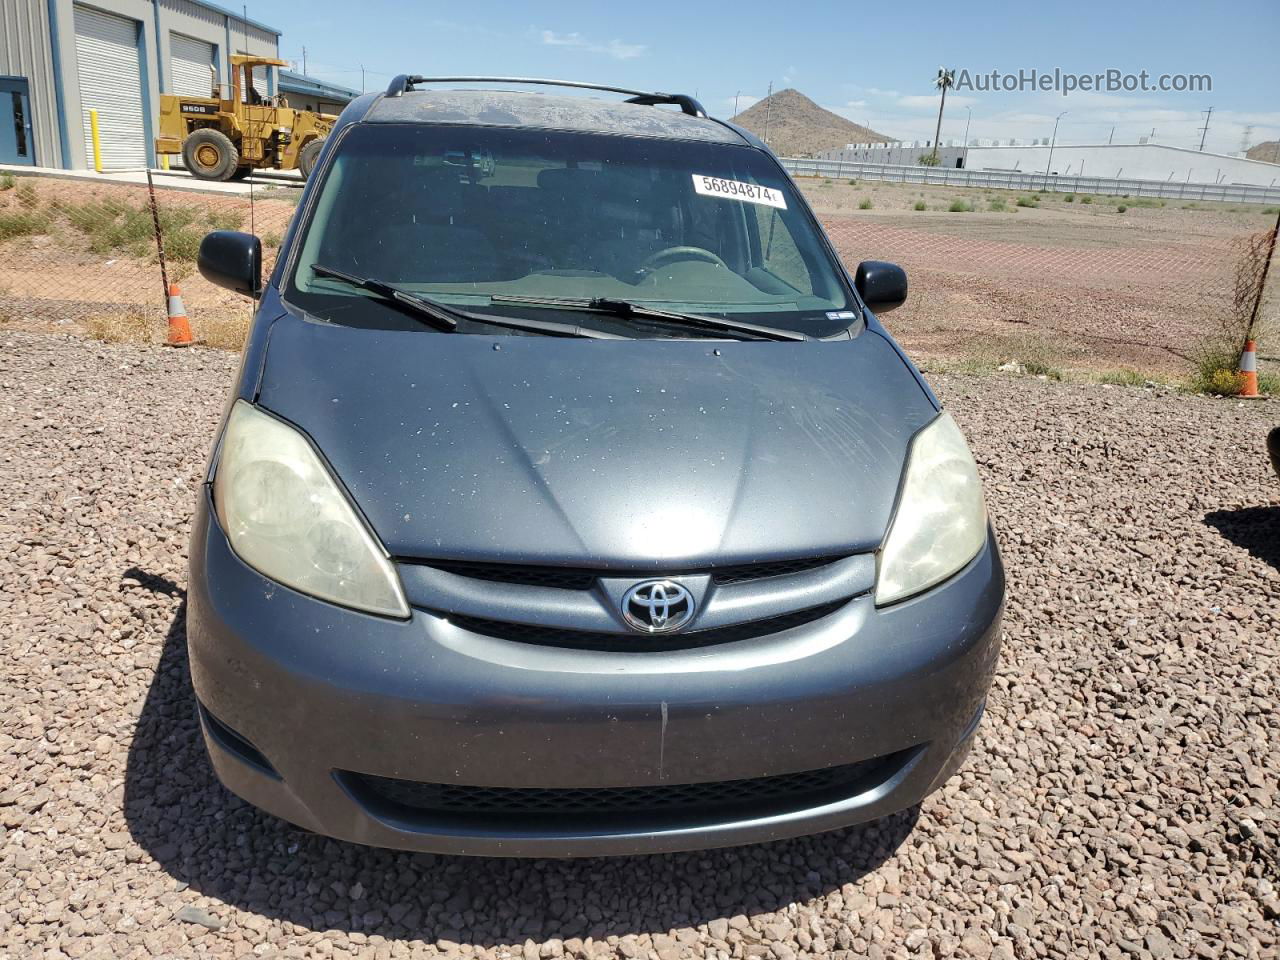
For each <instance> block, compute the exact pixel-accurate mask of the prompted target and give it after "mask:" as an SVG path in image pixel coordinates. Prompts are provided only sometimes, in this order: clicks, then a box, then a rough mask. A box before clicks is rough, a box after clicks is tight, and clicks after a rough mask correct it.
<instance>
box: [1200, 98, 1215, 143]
mask: <svg viewBox="0 0 1280 960" xmlns="http://www.w3.org/2000/svg"><path fill="white" fill-rule="evenodd" d="M1200 112H1201V113H1203V114H1204V126H1203V127H1201V128H1200V152H1201V153H1203V152H1204V138H1205V137H1207V136H1208V135H1209V118H1210V117H1212V116H1213V107H1210V108H1209V109H1208V110H1201V111H1200Z"/></svg>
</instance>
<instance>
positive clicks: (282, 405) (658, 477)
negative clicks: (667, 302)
mask: <svg viewBox="0 0 1280 960" xmlns="http://www.w3.org/2000/svg"><path fill="white" fill-rule="evenodd" d="M258 402H259V403H261V404H262V406H264V407H265V408H267V409H269V410H271V411H274V412H275V413H277V414H279V415H280V416H282V417H284V418H285V419H287V420H289V421H291V422H293V423H295V424H297V425H298V426H299V427H301V428H302V429H303V430H304V431H306V432H307V433H308V434H309V435H310V436H311V438H312V439H313V440H314V442H315V443H316V445H317V446H318V447H319V449H320V450H321V451H322V453H323V454H324V456H325V457H326V458H327V459H328V461H329V463H330V465H331V466H332V467H333V469H334V471H335V472H336V474H337V475H338V477H339V478H340V479H341V481H342V483H343V484H344V485H345V486H346V488H347V490H348V491H349V492H350V494H351V496H352V498H353V499H354V500H355V502H356V503H357V504H358V506H359V507H360V509H361V510H362V511H363V512H364V514H365V516H366V517H367V518H368V519H369V521H370V523H371V524H372V525H373V528H374V530H375V531H376V533H377V535H378V536H379V537H380V538H381V540H382V542H383V543H384V544H385V545H386V548H387V550H388V551H389V552H390V553H391V554H392V556H395V557H402V558H434V559H455V560H467V559H472V560H480V559H483V560H488V561H505V562H523V563H535V562H537V563H548V564H566V565H576V566H592V567H612V568H628V569H649V568H652V569H655V570H661V569H671V568H673V567H677V566H681V567H695V566H703V565H712V564H721V563H749V562H752V561H755V560H761V559H766V558H775V557H801V556H826V555H836V554H840V553H845V552H849V553H852V552H858V551H864V550H870V549H874V548H875V547H876V546H877V545H879V543H880V541H881V540H882V539H883V537H884V534H885V531H886V529H887V527H888V523H889V519H890V514H891V511H892V509H893V504H894V500H895V497H896V493H897V489H898V483H899V479H900V477H901V473H902V466H903V461H904V457H905V454H906V450H907V446H908V443H909V441H910V439H911V436H912V434H914V433H915V432H916V431H917V430H918V429H919V428H920V427H922V426H923V425H924V424H926V423H928V422H929V420H931V419H932V418H933V417H934V416H935V414H936V410H935V409H934V407H933V404H932V402H931V401H930V399H929V397H928V396H927V395H926V393H925V391H924V390H923V388H922V387H921V385H920V384H919V382H918V381H917V380H916V378H915V376H914V375H913V374H912V372H911V371H910V369H909V368H908V367H907V365H906V364H905V363H904V362H903V361H902V359H901V358H900V357H899V356H898V354H897V353H896V351H895V350H894V349H893V348H892V346H891V345H890V344H889V343H888V342H887V341H886V340H885V339H883V338H882V337H880V336H879V335H877V334H875V333H863V334H862V335H861V336H859V337H857V338H855V339H852V340H844V341H808V342H802V343H782V342H763V341H751V342H747V341H715V342H713V341H705V340H696V341H695V340H684V339H680V340H673V339H669V340H621V341H613V340H582V339H563V338H553V337H541V336H531V337H525V336H496V337H493V336H477V335H449V334H439V333H432V332H429V331H421V332H419V331H391V330H368V329H354V328H350V327H342V326H336V325H331V324H326V323H318V322H314V321H310V320H307V319H304V318H301V317H297V316H294V315H292V314H288V315H286V316H283V317H281V318H280V319H279V320H277V321H276V323H275V325H274V326H273V327H272V330H271V337H270V344H269V346H268V349H267V355H266V360H265V364H264V367H263V370H262V377H261V381H260V392H259V397H258Z"/></svg>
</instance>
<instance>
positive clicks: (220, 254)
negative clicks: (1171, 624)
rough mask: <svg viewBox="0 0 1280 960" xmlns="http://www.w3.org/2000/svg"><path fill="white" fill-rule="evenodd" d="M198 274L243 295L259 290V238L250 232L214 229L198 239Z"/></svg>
mask: <svg viewBox="0 0 1280 960" xmlns="http://www.w3.org/2000/svg"><path fill="white" fill-rule="evenodd" d="M196 266H197V267H199V269H200V275H201V276H202V277H204V278H205V279H206V280H208V281H209V282H210V283H216V284H217V285H218V286H220V287H226V288H227V289H228V290H233V291H235V292H236V293H242V294H244V295H245V296H246V297H256V296H257V295H258V294H259V293H261V292H262V241H261V240H259V239H258V238H257V237H255V236H254V235H253V234H251V233H237V232H236V231H234V230H215V231H213V232H212V233H209V234H205V238H204V239H203V240H201V241H200V253H199V255H198V256H197V257H196Z"/></svg>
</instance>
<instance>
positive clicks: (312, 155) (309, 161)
mask: <svg viewBox="0 0 1280 960" xmlns="http://www.w3.org/2000/svg"><path fill="white" fill-rule="evenodd" d="M323 149H324V141H323V140H312V141H311V142H310V143H308V144H307V145H306V146H305V147H303V148H302V152H301V153H299V154H298V172H299V173H301V174H302V179H303V180H310V179H311V171H312V170H314V169H315V168H316V160H317V158H319V156H320V151H321V150H323Z"/></svg>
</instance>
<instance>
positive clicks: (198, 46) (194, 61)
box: [169, 33, 213, 97]
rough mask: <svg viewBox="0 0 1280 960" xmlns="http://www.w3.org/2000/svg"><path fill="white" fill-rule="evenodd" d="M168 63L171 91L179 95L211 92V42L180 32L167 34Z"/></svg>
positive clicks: (190, 95) (197, 95) (200, 94)
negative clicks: (194, 38)
mask: <svg viewBox="0 0 1280 960" xmlns="http://www.w3.org/2000/svg"><path fill="white" fill-rule="evenodd" d="M169 63H170V65H171V68H172V72H173V92H174V93H176V94H178V95H179V96H187V97H207V96H209V95H210V94H211V93H212V92H213V44H211V43H205V42H204V41H203V40H193V39H192V38H191V37H184V36H183V35H182V34H180V33H171V34H169Z"/></svg>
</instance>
